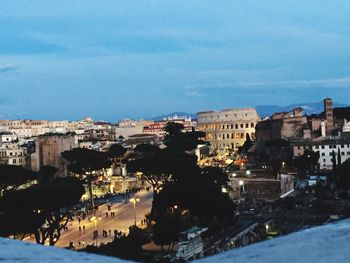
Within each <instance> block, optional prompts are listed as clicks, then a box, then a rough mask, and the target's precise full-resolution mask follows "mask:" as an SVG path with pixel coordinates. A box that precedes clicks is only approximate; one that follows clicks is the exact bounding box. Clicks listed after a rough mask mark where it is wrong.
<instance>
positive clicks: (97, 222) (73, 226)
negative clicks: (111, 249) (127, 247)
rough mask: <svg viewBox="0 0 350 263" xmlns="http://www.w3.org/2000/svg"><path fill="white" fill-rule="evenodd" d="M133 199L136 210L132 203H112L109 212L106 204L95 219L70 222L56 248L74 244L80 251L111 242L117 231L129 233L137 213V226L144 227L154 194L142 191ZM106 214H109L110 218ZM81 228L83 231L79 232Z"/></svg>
mask: <svg viewBox="0 0 350 263" xmlns="http://www.w3.org/2000/svg"><path fill="white" fill-rule="evenodd" d="M131 197H134V198H138V199H139V202H137V203H136V205H135V209H134V205H133V203H132V202H130V201H129V202H127V203H124V202H121V203H112V205H111V210H110V211H108V204H104V205H100V206H99V208H98V210H97V211H96V214H95V217H93V215H87V216H86V218H85V220H81V221H80V223H79V221H78V220H77V219H75V220H73V221H71V222H69V223H68V225H67V227H68V230H66V231H65V230H62V231H61V237H60V239H59V240H58V242H57V243H56V246H58V247H68V246H69V243H70V242H73V244H74V247H75V248H76V249H80V248H83V247H84V246H87V245H90V244H97V245H99V244H100V243H107V242H110V241H112V240H113V239H114V231H115V230H117V231H121V232H123V233H128V231H129V227H130V226H132V225H134V223H135V212H136V221H137V225H139V226H142V225H141V221H142V220H143V219H144V218H145V217H144V216H145V215H146V214H147V213H149V212H150V211H151V207H152V199H153V193H152V191H148V192H147V191H141V192H138V193H136V194H134V195H133V196H131ZM109 204H111V203H109ZM106 212H108V217H107V216H106ZM111 212H114V213H115V216H114V217H112V216H111ZM79 226H80V228H81V230H79ZM83 226H85V230H83V229H84V227H83ZM96 230H97V231H98V237H97V239H93V236H94V231H96ZM103 230H105V231H106V232H107V236H106V237H103V236H102V231H103ZM27 241H29V242H34V240H33V239H27Z"/></svg>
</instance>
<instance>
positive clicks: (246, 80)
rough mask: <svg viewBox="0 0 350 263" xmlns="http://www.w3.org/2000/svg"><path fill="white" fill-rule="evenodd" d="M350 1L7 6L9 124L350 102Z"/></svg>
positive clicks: (1, 102)
mask: <svg viewBox="0 0 350 263" xmlns="http://www.w3.org/2000/svg"><path fill="white" fill-rule="evenodd" d="M349 13H350V1H339V0H332V1H322V0H300V1H295V0H284V1H277V0H275V1H272V0H264V1H260V0H252V1H240V0H235V1H232V0H227V1H224V0H222V1H221V0H217V1H206V0H198V1H191V0H176V1H174V0H172V1H168V0H157V1H155V0H153V1H152V0H148V1H144V0H138V1H119V0H100V1H93V0H86V1H82V0H81V1H74V0H69V1H67V0H56V1H55V0H50V1H47V0H31V1H27V0H22V1H21V0H1V1H0V91H1V95H0V115H1V116H0V118H5V117H11V118H37V119H80V118H83V117H84V116H92V117H93V118H94V119H103V120H109V121H116V120H118V119H120V118H126V117H132V118H141V117H144V118H145V117H151V116H155V115H159V114H162V113H168V112H173V111H185V112H197V111H201V110H209V109H222V108H234V107H246V106H255V105H262V104H263V105H264V104H276V105H286V104H290V103H298V102H314V101H320V100H322V99H323V98H324V97H326V96H331V97H332V98H333V99H334V101H337V102H340V103H347V104H348V103H349V99H350V19H349Z"/></svg>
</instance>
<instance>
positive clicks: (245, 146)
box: [238, 133, 253, 154]
mask: <svg viewBox="0 0 350 263" xmlns="http://www.w3.org/2000/svg"><path fill="white" fill-rule="evenodd" d="M252 146H253V142H252V140H251V139H250V136H249V133H247V134H246V137H245V142H244V143H243V145H242V146H240V147H239V149H238V153H239V154H244V153H246V152H247V151H248V150H249V149H250V148H251V147H252Z"/></svg>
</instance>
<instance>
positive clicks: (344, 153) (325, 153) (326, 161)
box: [293, 138, 350, 170]
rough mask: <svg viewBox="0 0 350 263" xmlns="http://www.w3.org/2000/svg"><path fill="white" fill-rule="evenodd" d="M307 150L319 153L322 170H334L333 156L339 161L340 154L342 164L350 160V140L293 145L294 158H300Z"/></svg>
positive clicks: (325, 140) (325, 139)
mask: <svg viewBox="0 0 350 263" xmlns="http://www.w3.org/2000/svg"><path fill="white" fill-rule="evenodd" d="M306 150H310V151H313V152H318V153H319V155H320V158H319V159H318V164H319V167H320V169H322V170H331V169H332V168H333V161H332V160H333V156H335V159H336V160H338V158H337V157H338V152H339V154H340V158H341V163H343V162H344V161H346V160H347V159H349V158H350V139H345V138H324V139H323V140H313V141H302V142H295V143H293V156H294V157H298V156H301V155H303V154H304V153H305V151H306Z"/></svg>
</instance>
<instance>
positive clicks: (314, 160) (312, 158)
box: [294, 150, 320, 171]
mask: <svg viewBox="0 0 350 263" xmlns="http://www.w3.org/2000/svg"><path fill="white" fill-rule="evenodd" d="M319 158H320V154H319V152H314V151H311V150H305V152H304V154H303V155H302V156H298V157H297V158H295V160H294V166H295V167H296V168H297V169H298V170H299V171H311V170H314V169H316V168H317V166H318V159H319Z"/></svg>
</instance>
